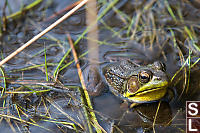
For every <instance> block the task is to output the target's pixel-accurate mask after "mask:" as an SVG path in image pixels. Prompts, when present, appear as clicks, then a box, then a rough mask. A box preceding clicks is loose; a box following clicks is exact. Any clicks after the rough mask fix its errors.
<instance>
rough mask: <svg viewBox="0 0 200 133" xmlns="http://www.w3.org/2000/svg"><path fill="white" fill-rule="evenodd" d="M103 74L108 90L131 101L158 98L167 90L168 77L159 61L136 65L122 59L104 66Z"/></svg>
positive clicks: (139, 101)
mask: <svg viewBox="0 0 200 133" xmlns="http://www.w3.org/2000/svg"><path fill="white" fill-rule="evenodd" d="M103 74H104V76H105V78H106V81H107V82H108V84H109V86H110V90H111V91H112V92H113V93H114V94H115V95H117V96H120V97H122V98H125V99H128V100H129V101H131V102H136V103H144V102H151V101H155V100H159V99H161V98H162V97H164V95H165V94H166V92H167V87H168V77H167V75H166V73H165V65H164V64H162V63H161V62H154V63H153V64H149V65H147V66H138V65H136V64H133V63H132V62H130V61H127V60H124V61H121V62H117V63H113V64H110V65H108V66H106V67H104V68H103ZM145 76H146V77H145Z"/></svg>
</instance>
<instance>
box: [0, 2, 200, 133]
mask: <svg viewBox="0 0 200 133" xmlns="http://www.w3.org/2000/svg"><path fill="white" fill-rule="evenodd" d="M73 2H75V1H65V2H63V1H61V0H56V1H51V2H50V1H43V2H42V3H41V4H39V5H38V6H37V7H36V8H34V9H33V11H29V12H27V14H26V15H25V16H23V17H19V18H18V19H15V20H13V21H10V22H7V26H6V29H4V30H5V31H3V27H2V30H1V31H2V33H1V34H0V39H1V42H0V44H1V45H0V50H1V57H2V58H4V57H6V56H8V55H9V54H10V53H11V52H13V51H14V50H16V49H17V48H18V47H20V46H21V45H22V44H23V43H25V42H26V41H28V40H29V39H31V37H33V36H34V35H36V34H37V33H39V31H41V30H42V29H44V28H45V27H47V26H48V25H49V24H50V23H52V22H54V21H55V20H56V19H57V18H58V17H59V16H61V15H62V14H60V15H58V16H57V17H55V18H49V16H51V15H52V14H53V13H55V12H58V11H60V10H62V9H63V8H65V7H66V6H67V5H70V4H72V3H73ZM109 2H110V3H111V2H113V1H109ZM109 2H105V1H99V12H98V15H101V13H102V12H103V11H104V9H105V8H106V7H107V5H106V3H109ZM25 3H26V1H25ZM28 3H29V2H27V4H28ZM9 4H10V5H12V6H11V9H12V10H13V12H16V11H17V10H18V9H19V7H20V6H19V5H16V6H14V5H13V4H12V3H9ZM3 6H4V2H2V1H1V2H0V9H1V11H0V14H2V13H3V12H4V11H3ZM199 7H200V3H199V2H198V1H195V0H192V1H187V2H186V1H174V0H169V1H162V0H158V1H153V0H141V1H137V0H129V1H128V0H124V1H120V2H118V3H117V4H116V5H115V9H114V8H112V9H111V10H109V12H107V13H106V14H105V16H104V17H103V18H102V19H101V21H103V22H100V21H99V23H98V26H99V40H98V42H99V43H98V44H99V51H98V52H99V60H98V61H97V62H98V65H99V67H98V68H97V70H98V71H99V74H100V77H101V78H102V81H103V82H104V86H103V87H102V92H101V94H100V95H99V96H92V97H91V100H92V103H93V106H94V110H95V113H96V115H97V118H98V121H99V124H100V125H101V126H102V127H103V128H104V130H105V131H107V132H126V133H127V132H153V131H155V132H184V131H185V123H186V121H185V101H186V100H199V96H200V92H199V89H200V82H199V80H200V79H199V77H200V71H199V70H200V69H199V68H200V67H199V63H197V64H196V65H195V66H194V67H192V68H191V69H188V68H189V67H188V64H186V65H185V67H184V69H183V70H182V71H180V73H179V74H178V76H176V77H175V80H174V81H173V85H172V86H171V88H173V89H174V90H176V93H177V94H176V95H175V97H174V99H172V100H171V101H168V100H166V99H164V100H163V101H162V102H161V103H159V102H153V103H148V104H142V105H139V106H137V107H135V108H133V109H130V108H128V103H126V102H124V101H122V100H121V99H120V98H118V97H116V96H115V95H113V94H112V93H111V92H110V91H109V89H108V85H106V83H105V79H104V77H103V75H102V68H103V67H104V66H105V65H107V64H109V63H110V62H116V61H120V60H125V59H128V60H131V61H133V62H135V63H137V64H143V65H144V64H149V63H152V62H154V61H157V60H159V61H162V62H164V63H165V64H166V66H167V70H166V72H167V73H168V74H169V77H170V78H171V77H173V75H174V74H175V73H176V72H177V71H178V70H179V69H180V68H181V66H182V65H183V64H184V60H187V61H188V62H191V64H193V63H194V62H196V61H198V59H199V58H200V57H199V56H200V51H199V46H200V45H199V38H198V36H199V34H200V33H199V31H200V30H199V22H200V17H199V12H200V10H199ZM5 13H6V15H8V14H9V10H8V7H6V9H5ZM85 16H86V14H85V9H84V8H82V9H80V10H79V11H78V12H76V13H75V14H74V15H73V16H71V17H70V18H69V19H67V20H66V21H64V22H63V23H62V24H60V25H59V26H57V27H56V28H55V29H53V30H52V31H51V32H49V33H47V34H46V35H45V36H44V37H42V38H41V39H39V40H37V41H36V42H35V43H33V44H32V45H31V46H29V47H28V48H26V49H25V50H23V52H21V53H19V54H18V55H17V56H15V57H14V58H13V59H11V60H10V61H9V62H8V63H6V64H4V66H3V68H4V72H5V74H6V77H7V86H6V93H5V91H3V88H5V84H4V82H3V78H2V79H1V81H2V82H1V89H2V92H1V94H2V96H1V104H0V105H1V107H2V109H1V111H0V116H1V118H2V119H1V120H2V121H1V124H0V130H1V131H5V132H14V131H16V132H76V131H75V130H74V127H73V125H72V124H69V123H74V124H75V126H76V128H77V131H78V132H88V129H87V124H86V120H85V116H84V110H83V108H82V107H83V105H82V104H81V98H80V92H79V91H78V87H80V86H81V84H80V80H79V77H78V73H77V69H76V64H75V63H74V62H73V63H72V64H68V63H70V61H72V60H73V59H74V58H73V55H72V53H71V52H70V53H69V55H68V56H66V58H65V59H64V62H63V65H62V66H61V67H63V66H64V65H67V64H68V65H67V67H65V68H63V69H62V70H61V71H59V74H58V75H57V79H58V81H59V82H60V83H59V82H57V83H56V84H53V83H54V82H53V79H54V78H53V75H54V72H55V70H56V68H57V66H58V63H59V61H60V60H61V59H62V57H63V56H64V54H66V53H67V52H68V50H69V48H70V46H69V44H68V40H67V35H66V34H67V33H70V35H71V37H72V39H73V41H76V40H77V39H78V38H79V36H80V35H81V34H82V33H83V32H84V30H85V29H86V18H85ZM1 17H2V16H1ZM45 19H46V20H45ZM2 22H3V21H2ZM44 49H46V57H47V59H46V62H47V63H48V64H47V68H48V69H47V71H48V75H49V81H48V82H47V81H46V74H45V67H44V66H45V65H44V63H45V53H44ZM76 50H77V54H78V56H81V55H82V54H84V53H85V52H87V51H88V48H87V38H86V37H85V38H83V39H81V40H80V41H79V42H78V44H76ZM183 59H184V60H183ZM79 63H80V65H81V68H82V70H83V71H84V70H86V69H87V67H88V65H89V59H88V57H87V54H86V55H85V56H83V57H81V59H80V62H79ZM36 65H40V66H36ZM33 66H34V67H33ZM1 76H3V75H2V74H1ZM85 77H87V76H85ZM188 77H189V80H188ZM61 84H62V85H61ZM174 85H175V86H174ZM47 89H50V90H51V91H48V92H42V93H35V92H34V91H38V90H47ZM13 91H17V92H19V91H21V92H27V91H33V92H34V93H16V94H9V93H7V92H13ZM3 92H4V93H3ZM129 104H130V103H129ZM158 105H159V106H160V108H159V110H157V109H158ZM157 111H158V112H157ZM155 115H156V116H157V117H156V120H155Z"/></svg>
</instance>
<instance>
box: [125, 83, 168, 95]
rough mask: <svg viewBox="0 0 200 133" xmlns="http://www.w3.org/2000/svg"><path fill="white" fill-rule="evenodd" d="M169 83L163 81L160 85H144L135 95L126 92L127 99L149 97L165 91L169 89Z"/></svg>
mask: <svg viewBox="0 0 200 133" xmlns="http://www.w3.org/2000/svg"><path fill="white" fill-rule="evenodd" d="M168 84H169V83H168V81H162V82H160V83H159V84H151V85H144V86H142V87H141V88H140V89H139V90H138V91H136V92H135V93H130V92H125V94H124V96H125V97H134V96H140V95H147V94H148V93H153V92H157V91H160V90H164V89H166V88H167V87H168Z"/></svg>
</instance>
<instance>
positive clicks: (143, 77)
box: [138, 70, 152, 83]
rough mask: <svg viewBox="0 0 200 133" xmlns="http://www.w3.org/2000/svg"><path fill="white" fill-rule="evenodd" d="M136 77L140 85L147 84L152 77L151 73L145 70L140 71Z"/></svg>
mask: <svg viewBox="0 0 200 133" xmlns="http://www.w3.org/2000/svg"><path fill="white" fill-rule="evenodd" d="M138 77H139V81H140V82H141V83H147V82H149V80H150V79H151V77H152V72H151V71H146V70H144V71H141V72H140V73H139V75H138Z"/></svg>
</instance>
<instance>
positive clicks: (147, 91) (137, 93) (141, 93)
mask: <svg viewBox="0 0 200 133" xmlns="http://www.w3.org/2000/svg"><path fill="white" fill-rule="evenodd" d="M165 88H167V86H162V87H157V88H151V89H147V90H143V91H137V92H136V93H134V94H129V95H128V96H127V94H126V97H134V96H136V95H144V94H147V93H151V92H155V91H158V90H161V89H165Z"/></svg>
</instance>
